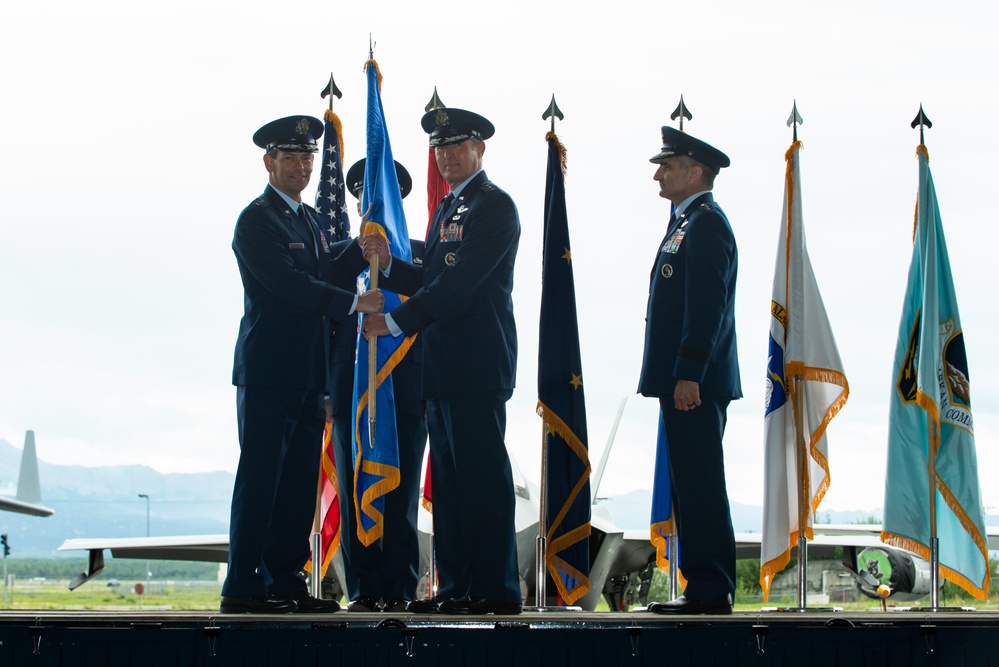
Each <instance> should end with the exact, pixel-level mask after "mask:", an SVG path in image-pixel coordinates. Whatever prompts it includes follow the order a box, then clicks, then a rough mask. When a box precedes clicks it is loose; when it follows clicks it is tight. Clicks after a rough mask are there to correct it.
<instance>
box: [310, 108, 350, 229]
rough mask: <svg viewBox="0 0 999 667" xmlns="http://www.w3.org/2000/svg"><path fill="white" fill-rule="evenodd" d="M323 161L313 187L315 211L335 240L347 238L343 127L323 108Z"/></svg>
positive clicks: (348, 224) (324, 227) (347, 221)
mask: <svg viewBox="0 0 999 667" xmlns="http://www.w3.org/2000/svg"><path fill="white" fill-rule="evenodd" d="M323 125H324V126H325V128H324V130H323V157H322V159H323V163H322V165H321V166H320V171H319V187H318V188H317V189H316V211H318V212H319V217H320V219H321V220H322V222H321V223H320V224H322V226H323V229H324V230H325V231H326V233H327V234H329V235H330V236H331V237H332V238H333V240H334V241H343V240H344V239H348V238H350V220H348V219H347V201H346V198H345V191H344V182H343V140H342V138H341V135H342V133H343V130H342V128H341V125H340V119H339V118H337V115H336V114H335V113H333V112H332V111H330V110H329V109H327V110H326V113H325V114H324V115H323Z"/></svg>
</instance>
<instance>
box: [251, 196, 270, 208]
mask: <svg viewBox="0 0 999 667" xmlns="http://www.w3.org/2000/svg"><path fill="white" fill-rule="evenodd" d="M270 203H271V200H270V199H268V198H267V197H257V198H256V199H254V200H253V205H254V206H270Z"/></svg>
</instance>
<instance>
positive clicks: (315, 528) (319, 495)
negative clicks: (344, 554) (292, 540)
mask: <svg viewBox="0 0 999 667" xmlns="http://www.w3.org/2000/svg"><path fill="white" fill-rule="evenodd" d="M320 457H322V455H321V454H320ZM322 502H323V473H322V465H321V464H320V470H319V486H318V487H317V488H316V512H315V515H314V516H313V518H312V576H311V577H310V579H311V582H312V597H314V598H316V599H319V598H321V597H322V579H323V573H322V569H323V532H322V531H323V529H322V518H321V514H322Z"/></svg>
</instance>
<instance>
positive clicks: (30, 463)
mask: <svg viewBox="0 0 999 667" xmlns="http://www.w3.org/2000/svg"><path fill="white" fill-rule="evenodd" d="M0 511H5V512H17V513H18V514H30V515H32V516H52V515H53V514H55V510H54V509H52V508H51V507H46V506H45V505H43V504H42V487H41V484H40V482H39V480H38V455H37V454H36V453H35V432H34V431H26V432H25V434H24V449H23V450H21V470H20V472H19V473H18V476H17V495H15V496H14V497H13V498H11V497H9V496H0Z"/></svg>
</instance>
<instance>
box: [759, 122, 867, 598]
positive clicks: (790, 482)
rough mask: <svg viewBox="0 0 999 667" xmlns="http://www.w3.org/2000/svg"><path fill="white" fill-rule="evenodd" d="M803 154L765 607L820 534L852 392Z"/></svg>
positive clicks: (780, 340) (790, 198)
mask: <svg viewBox="0 0 999 667" xmlns="http://www.w3.org/2000/svg"><path fill="white" fill-rule="evenodd" d="M800 152H801V142H799V141H796V142H795V143H793V144H792V145H791V147H790V148H789V149H788V150H787V153H786V154H785V155H784V159H785V161H786V163H787V170H786V174H785V184H784V210H783V213H782V216H781V227H780V240H779V243H778V246H777V265H776V268H775V270H774V287H773V301H772V302H771V304H770V313H771V318H770V352H769V359H768V360H767V380H766V381H767V390H766V412H765V414H766V416H765V419H764V440H765V445H764V462H765V463H764V466H765V471H764V475H765V477H764V498H763V536H762V537H763V539H762V549H761V554H760V586H761V587H762V588H763V599H764V602H765V601H766V600H767V597H768V596H769V594H770V586H771V585H772V584H773V580H774V576H776V574H777V573H778V572H780V571H781V570H782V569H783V568H784V566H786V565H787V564H788V562H789V561H790V558H791V547H792V546H795V545H796V544H797V541H798V536H799V534H800V531H801V530H802V529H804V531H805V536H806V537H807V538H808V539H812V537H813V535H812V515H813V514H814V512H815V509H816V508H817V507H818V505H819V503H820V502H822V497H823V496H824V495H825V492H826V489H827V488H828V486H829V454H828V446H827V443H826V436H825V433H826V426H828V424H829V422H830V420H832V418H833V417H834V416H835V415H836V413H837V412H839V410H840V408H842V407H843V405H844V404H845V403H846V398H847V396H848V395H849V391H850V390H849V386H848V384H847V381H846V375H845V374H844V372H843V364H842V362H841V361H840V358H839V351H838V350H837V349H836V341H835V339H834V338H833V334H832V328H831V327H830V326H829V318H828V317H827V316H826V309H825V306H824V305H823V304H822V296H821V295H820V294H819V286H818V283H816V282H815V275H814V273H813V272H812V264H811V262H810V261H809V259H808V250H807V249H806V246H805V229H804V227H803V223H802V215H801V179H800V173H799V167H798V158H799V154H800ZM799 460H803V461H804V464H801V465H799ZM799 498H804V503H800V502H799Z"/></svg>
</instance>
